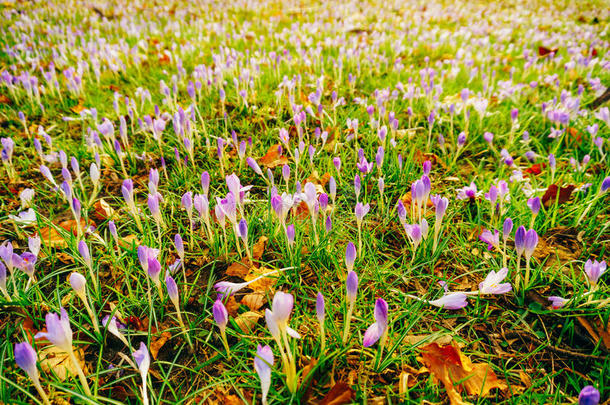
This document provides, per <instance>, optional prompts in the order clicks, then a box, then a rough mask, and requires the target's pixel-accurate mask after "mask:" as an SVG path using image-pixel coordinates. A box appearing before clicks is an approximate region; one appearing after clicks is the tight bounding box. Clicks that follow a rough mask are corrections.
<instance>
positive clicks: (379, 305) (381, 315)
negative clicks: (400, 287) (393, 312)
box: [362, 298, 388, 347]
mask: <svg viewBox="0 0 610 405" xmlns="http://www.w3.org/2000/svg"><path fill="white" fill-rule="evenodd" d="M387 329H388V303H387V302H386V301H385V300H384V299H382V298H378V299H377V301H375V323H374V324H372V325H371V326H369V328H368V329H367V330H366V332H364V337H363V339H362V345H363V346H364V347H371V346H373V345H374V344H375V343H376V342H377V341H378V340H379V339H380V338H381V337H382V336H383V334H384V333H385V332H386V330H387Z"/></svg>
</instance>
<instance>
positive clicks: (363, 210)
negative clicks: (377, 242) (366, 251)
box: [354, 202, 371, 252]
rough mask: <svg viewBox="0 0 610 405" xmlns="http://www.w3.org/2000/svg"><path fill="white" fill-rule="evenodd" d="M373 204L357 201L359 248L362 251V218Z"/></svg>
mask: <svg viewBox="0 0 610 405" xmlns="http://www.w3.org/2000/svg"><path fill="white" fill-rule="evenodd" d="M370 209H371V206H370V205H369V204H364V205H363V204H362V203H361V202H358V203H356V207H355V208H354V213H355V214H356V225H357V226H358V250H360V251H361V252H362V220H363V219H364V216H365V215H366V214H368V212H369V210H370Z"/></svg>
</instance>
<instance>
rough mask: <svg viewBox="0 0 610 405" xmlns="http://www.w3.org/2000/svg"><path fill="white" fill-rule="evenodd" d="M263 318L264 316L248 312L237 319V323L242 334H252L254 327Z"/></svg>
mask: <svg viewBox="0 0 610 405" xmlns="http://www.w3.org/2000/svg"><path fill="white" fill-rule="evenodd" d="M262 317H263V316H262V315H261V314H259V313H256V312H254V311H248V312H244V313H243V314H241V315H239V316H238V317H237V318H235V323H236V324H237V326H239V329H241V331H242V332H244V333H250V332H252V328H254V326H255V325H256V324H257V323H258V320H259V319H261V318H262Z"/></svg>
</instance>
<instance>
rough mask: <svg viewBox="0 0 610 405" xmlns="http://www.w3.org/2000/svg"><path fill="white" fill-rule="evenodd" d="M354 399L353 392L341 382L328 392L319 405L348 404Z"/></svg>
mask: <svg viewBox="0 0 610 405" xmlns="http://www.w3.org/2000/svg"><path fill="white" fill-rule="evenodd" d="M354 398H356V393H355V392H354V390H353V389H352V388H351V387H350V386H349V385H347V384H346V383H344V382H343V381H338V382H337V383H336V384H335V385H334V386H333V387H332V388H331V389H330V391H328V394H326V396H325V397H324V398H323V399H322V402H320V404H319V405H341V404H350V403H352V401H353V400H354Z"/></svg>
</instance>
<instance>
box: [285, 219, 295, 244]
mask: <svg viewBox="0 0 610 405" xmlns="http://www.w3.org/2000/svg"><path fill="white" fill-rule="evenodd" d="M295 237H296V230H295V228H294V225H292V224H290V225H288V226H287V227H286V239H287V240H288V244H289V245H290V246H292V245H294V240H295Z"/></svg>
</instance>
